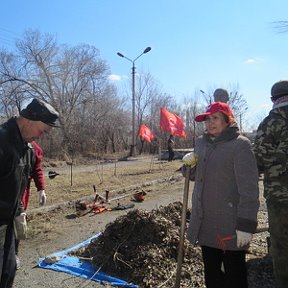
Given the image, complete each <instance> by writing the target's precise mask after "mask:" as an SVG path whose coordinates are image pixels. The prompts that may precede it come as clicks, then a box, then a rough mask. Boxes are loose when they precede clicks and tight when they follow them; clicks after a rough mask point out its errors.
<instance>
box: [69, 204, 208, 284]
mask: <svg viewBox="0 0 288 288" xmlns="http://www.w3.org/2000/svg"><path fill="white" fill-rule="evenodd" d="M181 210H182V203H181V202H175V203H171V204H169V205H168V206H162V207H160V208H159V209H155V210H152V211H150V212H147V211H144V210H138V209H137V210H136V209H135V210H133V211H130V212H129V213H128V214H127V215H125V216H121V217H119V218H117V219H116V220H115V221H114V222H113V223H110V224H108V225H107V226H106V229H105V231H104V232H103V233H102V234H101V235H100V236H99V237H98V238H96V239H94V240H92V241H91V243H90V244H89V245H88V246H86V247H83V248H80V249H79V250H77V251H73V252H72V254H73V255H76V256H79V257H84V258H91V259H92V261H93V264H94V265H95V269H96V270H98V269H101V271H102V272H104V273H106V274H108V275H111V276H115V277H118V278H121V279H124V280H126V281H127V282H132V283H135V284H138V285H139V286H140V287H143V288H144V287H145V288H148V287H161V285H163V287H172V286H173V285H174V284H175V277H176V268H177V252H178V243H179V238H180V225H181ZM184 246H185V259H184V262H183V265H182V275H181V284H182V286H181V287H203V285H204V284H203V283H204V279H203V264H202V260H201V252H200V250H199V248H198V249H195V248H192V246H191V245H190V244H189V242H188V241H187V240H185V242H184Z"/></svg>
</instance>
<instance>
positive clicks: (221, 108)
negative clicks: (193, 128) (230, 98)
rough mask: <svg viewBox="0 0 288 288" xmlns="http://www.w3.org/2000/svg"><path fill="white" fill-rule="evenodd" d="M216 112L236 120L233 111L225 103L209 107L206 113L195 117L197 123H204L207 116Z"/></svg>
mask: <svg viewBox="0 0 288 288" xmlns="http://www.w3.org/2000/svg"><path fill="white" fill-rule="evenodd" d="M216 112H222V113H223V114H225V115H227V116H228V118H229V119H230V118H234V114H233V111H232V109H231V108H230V107H229V105H228V104H226V103H224V102H214V103H211V104H210V105H209V106H208V108H207V111H206V112H205V113H202V114H199V115H197V116H196V117H195V121H196V122H203V121H205V118H206V116H209V115H212V114H214V113H216Z"/></svg>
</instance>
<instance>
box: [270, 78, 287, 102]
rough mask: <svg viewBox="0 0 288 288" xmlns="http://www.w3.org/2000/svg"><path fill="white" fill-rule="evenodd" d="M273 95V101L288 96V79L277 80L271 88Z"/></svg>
mask: <svg viewBox="0 0 288 288" xmlns="http://www.w3.org/2000/svg"><path fill="white" fill-rule="evenodd" d="M271 96H272V97H271V99H272V101H273V100H277V99H278V98H281V97H283V96H288V80H282V81H279V82H276V83H275V84H274V85H273V86H272V88H271Z"/></svg>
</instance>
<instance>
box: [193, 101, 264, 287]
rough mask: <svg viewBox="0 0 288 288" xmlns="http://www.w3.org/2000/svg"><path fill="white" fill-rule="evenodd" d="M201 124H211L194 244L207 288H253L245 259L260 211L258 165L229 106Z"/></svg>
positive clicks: (213, 108)
mask: <svg viewBox="0 0 288 288" xmlns="http://www.w3.org/2000/svg"><path fill="white" fill-rule="evenodd" d="M195 121H196V122H205V128H206V131H205V133H204V134H203V135H202V136H200V137H199V138H198V139H197V140H196V146H195V150H194V152H195V155H196V157H197V165H196V172H195V185H194V190H193V194H192V211H191V217H190V222H189V228H188V239H189V240H190V241H191V243H192V244H196V243H198V244H199V245H200V246H201V248H202V256H203V262H204V272H205V283H206V287H207V288H218V287H219V288H220V287H221V288H225V287H226V288H231V287H233V288H238V287H239V288H247V287H248V283H247V269H246V261H245V254H246V251H247V249H248V246H249V242H250V241H251V239H252V233H254V232H255V230H256V226H257V212H258V209H259V190H258V170H257V165H256V159H255V156H254V154H253V152H252V147H251V143H250V141H249V139H248V138H246V137H244V136H242V135H240V133H239V129H238V127H237V123H236V122H235V119H234V115H233V112H232V110H231V108H230V107H229V105H228V104H226V103H223V102H214V103H212V104H210V105H209V107H208V109H207V111H206V112H205V113H203V114H200V115H198V116H196V118H195ZM228 236H229V237H228ZM230 236H232V237H230ZM227 237H228V239H230V240H223V239H225V238H226V239H227Z"/></svg>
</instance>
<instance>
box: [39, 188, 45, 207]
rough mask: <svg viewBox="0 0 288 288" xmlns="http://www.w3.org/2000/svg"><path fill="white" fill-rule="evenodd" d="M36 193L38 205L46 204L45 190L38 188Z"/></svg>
mask: <svg viewBox="0 0 288 288" xmlns="http://www.w3.org/2000/svg"><path fill="white" fill-rule="evenodd" d="M38 193H39V194H38V199H39V205H41V206H43V205H45V204H46V200H47V197H46V193H45V190H39V191H38Z"/></svg>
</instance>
